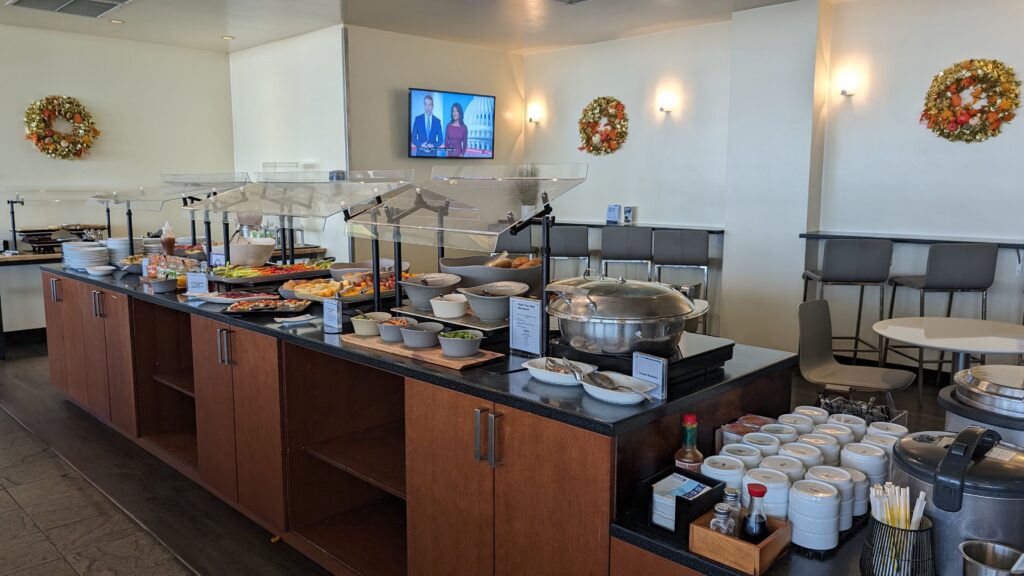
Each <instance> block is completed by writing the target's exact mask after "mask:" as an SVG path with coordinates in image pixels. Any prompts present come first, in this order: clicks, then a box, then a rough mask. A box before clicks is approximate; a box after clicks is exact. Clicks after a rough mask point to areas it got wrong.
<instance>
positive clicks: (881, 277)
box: [821, 238, 892, 284]
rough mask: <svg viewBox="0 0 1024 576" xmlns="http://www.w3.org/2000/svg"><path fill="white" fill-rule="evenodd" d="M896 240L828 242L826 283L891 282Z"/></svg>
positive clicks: (824, 266)
mask: <svg viewBox="0 0 1024 576" xmlns="http://www.w3.org/2000/svg"><path fill="white" fill-rule="evenodd" d="M891 266H892V240H880V239H874V238H864V239H836V240H829V241H827V242H825V256H824V258H823V259H822V263H821V281H822V282H873V283H875V284H881V283H882V282H885V281H886V280H888V279H889V268H890V267H891Z"/></svg>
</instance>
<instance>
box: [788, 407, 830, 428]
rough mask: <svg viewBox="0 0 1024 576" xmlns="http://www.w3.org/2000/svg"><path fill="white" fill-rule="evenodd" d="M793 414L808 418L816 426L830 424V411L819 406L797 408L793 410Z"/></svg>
mask: <svg viewBox="0 0 1024 576" xmlns="http://www.w3.org/2000/svg"><path fill="white" fill-rule="evenodd" d="M792 413H793V414H802V415H804V416H807V417H808V418H810V419H811V421H813V422H814V425H815V426H817V425H818V424H824V423H825V422H828V410H825V409H824V408H819V407H817V406H797V407H796V408H793V412H792Z"/></svg>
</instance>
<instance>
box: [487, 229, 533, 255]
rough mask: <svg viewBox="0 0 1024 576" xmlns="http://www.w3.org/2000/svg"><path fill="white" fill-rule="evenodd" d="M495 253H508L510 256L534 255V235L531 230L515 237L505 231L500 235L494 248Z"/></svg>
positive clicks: (526, 230)
mask: <svg viewBox="0 0 1024 576" xmlns="http://www.w3.org/2000/svg"><path fill="white" fill-rule="evenodd" d="M494 251H495V252H508V253H509V254H524V255H528V254H533V252H534V250H533V235H532V234H531V232H530V229H529V228H527V229H525V230H522V231H521V232H519V233H518V234H516V235H515V236H513V235H512V234H510V233H509V231H508V230H505V231H504V232H502V233H501V234H499V235H498V243H497V244H496V245H495V246H494Z"/></svg>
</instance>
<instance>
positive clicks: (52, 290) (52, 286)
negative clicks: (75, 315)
mask: <svg viewBox="0 0 1024 576" xmlns="http://www.w3.org/2000/svg"><path fill="white" fill-rule="evenodd" d="M54 280H56V278H50V301H51V302H56V301H57V288H56V285H55V284H54V283H53V281H54Z"/></svg>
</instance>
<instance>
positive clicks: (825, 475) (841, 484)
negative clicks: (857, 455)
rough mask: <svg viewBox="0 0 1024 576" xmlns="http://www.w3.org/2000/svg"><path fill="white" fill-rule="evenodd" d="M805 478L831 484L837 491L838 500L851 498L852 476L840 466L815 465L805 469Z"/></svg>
mask: <svg viewBox="0 0 1024 576" xmlns="http://www.w3.org/2000/svg"><path fill="white" fill-rule="evenodd" d="M807 480H817V481H819V482H824V483H826V484H829V485H831V486H832V487H833V488H835V489H836V490H838V491H839V500H840V501H845V500H851V501H852V500H853V477H852V476H850V473H849V472H847V471H846V470H843V469H842V468H837V467H835V466H815V467H814V468H811V469H810V470H808V471H807Z"/></svg>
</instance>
